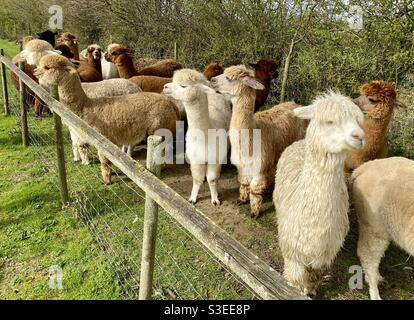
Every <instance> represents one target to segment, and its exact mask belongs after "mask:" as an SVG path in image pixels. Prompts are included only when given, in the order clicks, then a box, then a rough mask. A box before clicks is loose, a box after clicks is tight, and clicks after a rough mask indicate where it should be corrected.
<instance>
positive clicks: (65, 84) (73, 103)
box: [58, 73, 90, 116]
mask: <svg viewBox="0 0 414 320" xmlns="http://www.w3.org/2000/svg"><path fill="white" fill-rule="evenodd" d="M58 89H59V98H60V100H61V101H62V102H63V103H64V104H66V105H67V106H68V107H69V108H70V109H71V110H72V111H73V112H74V113H76V114H77V115H78V116H81V115H82V114H83V108H84V106H85V105H87V104H88V102H89V101H90V99H89V98H88V97H87V96H86V94H85V91H83V89H82V85H81V82H80V79H79V75H78V74H77V73H71V74H70V75H69V76H68V77H67V78H66V79H65V80H64V81H62V82H61V83H59V86H58Z"/></svg>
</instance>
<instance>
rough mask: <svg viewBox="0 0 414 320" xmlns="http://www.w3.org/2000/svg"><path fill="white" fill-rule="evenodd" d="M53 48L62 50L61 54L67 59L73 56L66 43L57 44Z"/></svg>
mask: <svg viewBox="0 0 414 320" xmlns="http://www.w3.org/2000/svg"><path fill="white" fill-rule="evenodd" d="M55 49H56V50H59V51H60V52H62V56H64V57H66V58H68V59H73V58H74V57H75V55H74V54H73V52H72V51H70V48H69V47H68V46H67V45H66V44H58V45H56V46H55Z"/></svg>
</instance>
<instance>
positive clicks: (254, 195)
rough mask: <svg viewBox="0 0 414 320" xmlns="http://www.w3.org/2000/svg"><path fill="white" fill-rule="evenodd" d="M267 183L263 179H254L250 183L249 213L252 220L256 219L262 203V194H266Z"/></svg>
mask: <svg viewBox="0 0 414 320" xmlns="http://www.w3.org/2000/svg"><path fill="white" fill-rule="evenodd" d="M266 188H267V183H266V178H265V177H261V176H259V177H254V178H253V180H252V182H251V183H250V211H251V215H252V217H253V218H258V217H259V215H260V209H261V207H262V202H263V196H262V195H263V194H264V193H265V192H266Z"/></svg>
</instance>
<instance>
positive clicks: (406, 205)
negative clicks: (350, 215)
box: [351, 157, 414, 300]
mask: <svg viewBox="0 0 414 320" xmlns="http://www.w3.org/2000/svg"><path fill="white" fill-rule="evenodd" d="M351 180H354V181H353V183H352V184H353V186H352V189H351V190H352V199H353V201H354V203H355V210H356V213H357V216H358V223H359V240H358V256H359V259H360V260H361V265H362V267H363V268H364V272H365V275H366V280H367V282H368V284H369V294H370V297H371V299H372V300H380V299H381V297H380V295H379V291H378V282H379V281H380V280H381V276H380V274H379V270H378V268H379V264H380V262H381V258H382V256H383V255H384V253H385V251H386V249H387V247H388V245H389V244H390V242H391V241H392V242H394V243H395V244H397V245H398V246H399V247H400V248H402V249H403V250H405V251H406V252H407V253H408V254H410V255H411V256H412V255H414V210H413V208H414V197H413V195H414V161H412V160H408V159H405V158H399V157H395V158H388V159H382V160H374V161H370V162H367V163H365V164H363V165H362V166H360V167H359V168H358V169H356V170H355V171H354V173H353V174H352V178H351Z"/></svg>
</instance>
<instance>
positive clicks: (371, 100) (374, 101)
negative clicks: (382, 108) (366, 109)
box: [368, 98, 378, 104]
mask: <svg viewBox="0 0 414 320" xmlns="http://www.w3.org/2000/svg"><path fill="white" fill-rule="evenodd" d="M368 100H369V102H371V103H374V104H375V103H377V102H378V101H376V100H374V99H372V98H368Z"/></svg>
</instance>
